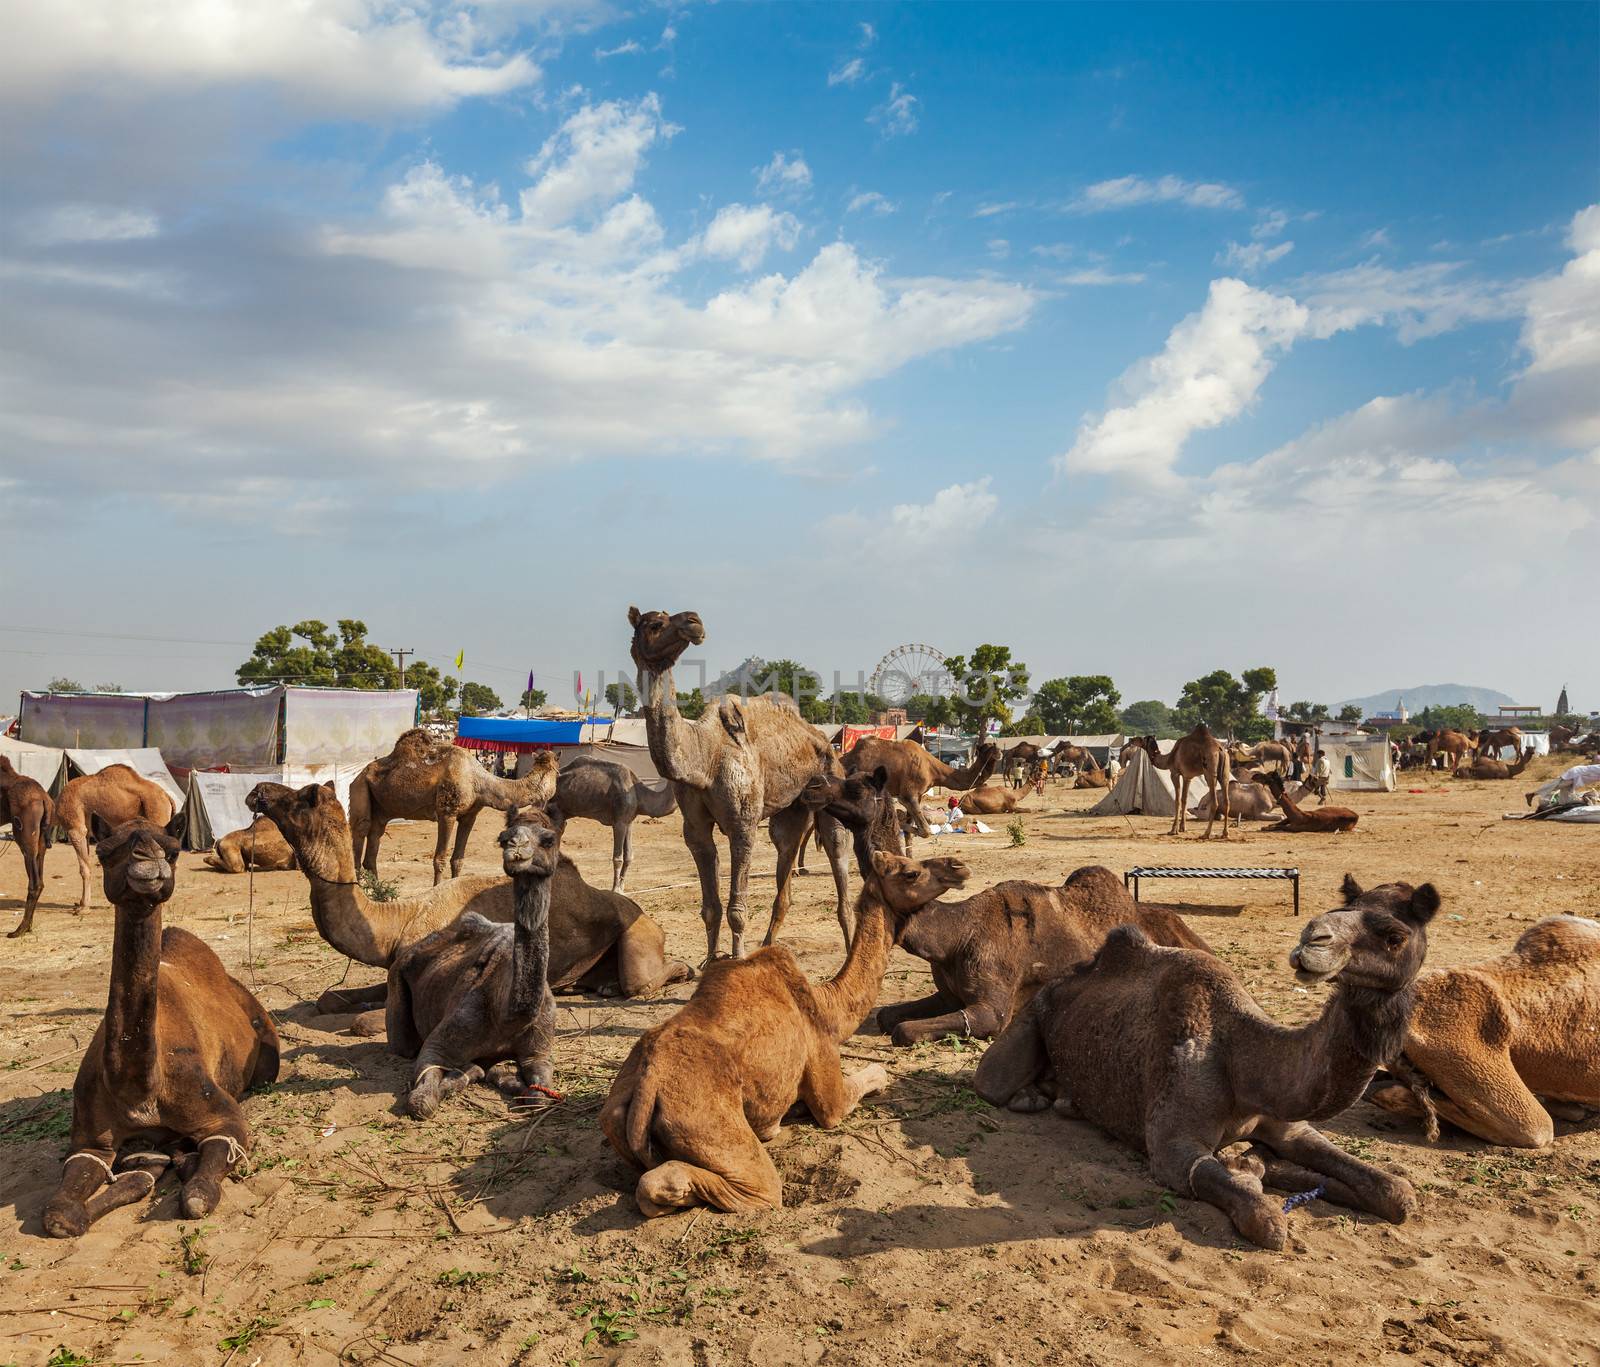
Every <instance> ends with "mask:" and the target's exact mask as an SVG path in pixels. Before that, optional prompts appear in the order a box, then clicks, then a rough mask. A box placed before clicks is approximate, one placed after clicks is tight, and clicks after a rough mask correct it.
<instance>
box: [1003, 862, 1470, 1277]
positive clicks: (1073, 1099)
mask: <svg viewBox="0 0 1600 1367" xmlns="http://www.w3.org/2000/svg"><path fill="white" fill-rule="evenodd" d="M1343 896H1344V905H1343V906H1342V907H1340V908H1338V909H1337V910H1334V911H1329V912H1325V913H1323V914H1322V915H1321V916H1318V917H1317V918H1316V919H1315V920H1313V921H1312V922H1311V923H1310V924H1309V925H1307V926H1306V928H1305V930H1304V931H1302V932H1301V935H1300V942H1299V944H1298V945H1296V946H1295V948H1294V949H1292V950H1291V951H1290V953H1289V962H1290V963H1291V964H1292V965H1293V967H1294V969H1295V976H1296V978H1298V979H1299V980H1300V981H1301V982H1305V983H1314V982H1330V981H1331V982H1332V983H1333V985H1334V990H1333V993H1332V995H1331V996H1330V997H1329V999H1328V1002H1327V1004H1326V1005H1325V1006H1324V1007H1323V1010H1322V1014H1321V1016H1320V1017H1318V1019H1316V1020H1315V1021H1312V1022H1311V1023H1309V1024H1307V1025H1303V1026H1299V1027H1291V1026H1284V1025H1279V1024H1278V1023H1277V1022H1276V1021H1273V1020H1271V1019H1270V1018H1268V1016H1267V1015H1266V1014H1265V1013H1264V1012H1263V1011H1262V1010H1261V1008H1260V1007H1259V1006H1258V1005H1257V1004H1256V1002H1255V1001H1254V999H1253V998H1252V997H1251V996H1250V994H1249V993H1248V992H1247V991H1246V990H1245V988H1244V984H1243V983H1241V982H1240V981H1239V979H1238V977H1237V975H1236V974H1235V973H1234V971H1233V970H1232V969H1231V968H1229V967H1228V966H1227V965H1226V964H1225V963H1223V962H1221V961H1220V960H1218V959H1215V958H1213V957H1212V956H1211V955H1209V954H1201V953H1199V952H1197V951H1195V950H1192V949H1166V948H1162V947H1160V946H1157V945H1153V944H1151V943H1150V941H1149V940H1148V939H1147V938H1146V937H1145V935H1144V933H1143V932H1142V931H1140V930H1138V929H1137V928H1135V927H1133V926H1119V927H1118V928H1117V929H1116V930H1113V931H1112V932H1111V934H1110V935H1108V936H1107V937H1106V942H1105V945H1104V946H1103V947H1102V948H1101V950H1100V952H1099V953H1098V954H1097V955H1096V956H1095V958H1094V959H1093V960H1092V961H1091V962H1090V963H1088V964H1086V965H1083V966H1082V967H1080V968H1079V969H1077V970H1076V971H1075V972H1073V973H1069V974H1067V975H1066V976H1065V977H1062V978H1059V979H1057V980H1056V981H1055V982H1054V983H1051V984H1049V985H1048V986H1046V987H1043V988H1041V989H1040V990H1039V993H1038V995H1037V996H1035V997H1034V999H1033V1000H1032V1001H1031V1002H1029V1003H1028V1005H1027V1006H1026V1007H1024V1008H1023V1009H1022V1010H1021V1011H1019V1012H1018V1013H1017V1015H1016V1018H1015V1019H1014V1020H1013V1021H1012V1022H1011V1024H1010V1026H1008V1027H1007V1029H1006V1031H1005V1032H1004V1033H1003V1034H1002V1035H1001V1036H1000V1038H999V1039H997V1040H996V1041H995V1042H994V1043H993V1044H992V1045H990V1046H989V1050H988V1052H987V1053H986V1054H985V1055H984V1056H983V1058H982V1060H981V1061H980V1062H979V1064H978V1071H977V1077H976V1079H975V1080H974V1083H973V1085H974V1087H975V1088H976V1090H977V1092H978V1094H979V1095H980V1096H982V1097H983V1098H984V1100H986V1101H988V1102H990V1103H991V1104H992V1105H995V1106H1009V1107H1010V1108H1011V1109H1012V1110H1017V1111H1038V1110H1043V1109H1044V1108H1045V1107H1046V1106H1048V1105H1050V1104H1051V1096H1052V1093H1053V1094H1054V1098H1055V1107H1056V1109H1057V1111H1058V1112H1061V1113H1063V1114H1073V1113H1075V1114H1077V1115H1081V1116H1082V1117H1084V1118H1085V1119H1087V1120H1090V1121H1092V1122H1094V1123H1095V1124H1096V1125H1098V1126H1099V1127H1100V1128H1101V1129H1103V1130H1106V1131H1108V1132H1109V1133H1111V1134H1113V1135H1115V1136H1116V1137H1117V1138H1118V1139H1121V1140H1123V1141H1124V1142H1125V1143H1128V1144H1131V1145H1132V1146H1133V1147H1135V1148H1137V1149H1140V1150H1141V1151H1143V1152H1144V1153H1146V1154H1148V1155H1149V1157H1150V1165H1151V1168H1152V1169H1153V1170H1154V1174H1155V1179H1156V1181H1158V1182H1160V1183H1162V1184H1163V1185H1164V1186H1167V1187H1170V1188H1171V1189H1172V1190H1173V1191H1175V1192H1178V1193H1179V1194H1182V1195H1192V1196H1195V1197H1197V1198H1199V1199H1200V1200H1203V1201H1209V1202H1210V1203H1211V1204H1212V1205H1214V1206H1217V1207H1218V1208H1219V1209H1221V1210H1222V1211H1223V1212H1224V1213H1225V1214H1226V1215H1227V1216H1228V1218H1229V1219H1230V1220H1232V1222H1233V1225H1234V1227H1235V1228H1236V1229H1237V1230H1238V1231H1239V1233H1240V1234H1242V1235H1243V1236H1244V1237H1245V1238H1246V1239H1248V1240H1250V1241H1251V1242H1252V1243H1254V1244H1258V1245H1260V1246H1261V1247H1263V1248H1273V1249H1281V1248H1282V1247H1283V1246H1284V1243H1285V1241H1286V1239H1287V1236H1288V1228H1289V1225H1288V1218H1287V1216H1286V1214H1285V1212H1284V1209H1283V1203H1282V1202H1281V1201H1278V1200H1274V1199H1271V1198H1269V1197H1267V1196H1266V1195H1265V1194H1264V1193H1263V1190H1262V1187H1263V1185H1264V1184H1270V1185H1272V1186H1274V1187H1278V1188H1280V1189H1285V1190H1292V1191H1302V1190H1316V1189H1321V1190H1322V1191H1323V1194H1325V1195H1326V1196H1327V1198H1328V1199H1329V1200H1331V1201H1336V1202H1338V1203H1340V1204H1341V1205H1347V1206H1354V1207H1356V1208H1358V1209H1361V1210H1366V1211H1370V1212H1371V1213H1373V1214H1375V1215H1380V1216H1382V1217H1383V1218H1385V1219H1387V1220H1392V1221H1394V1222H1396V1223H1399V1222H1401V1221H1403V1220H1405V1219H1406V1217H1407V1216H1409V1215H1411V1214H1412V1213H1413V1212H1414V1211H1415V1209H1416V1196H1415V1193H1414V1192H1413V1191H1412V1188H1411V1184H1410V1183H1409V1182H1406V1181H1404V1180H1403V1179H1401V1178H1396V1177H1392V1176H1390V1175H1389V1174H1388V1173H1385V1172H1381V1171H1379V1170H1378V1169H1377V1168H1374V1167H1370V1166H1369V1165H1367V1164H1366V1163H1362V1162H1360V1161H1359V1160H1358V1159H1355V1158H1352V1157H1351V1156H1350V1155H1349V1154H1347V1153H1345V1152H1344V1150H1343V1149H1340V1148H1338V1147H1336V1146H1335V1145H1333V1144H1332V1143H1330V1142H1329V1141H1328V1140H1327V1139H1325V1138H1324V1137H1323V1136H1322V1135H1321V1134H1319V1133H1318V1132H1317V1131H1316V1130H1315V1129H1313V1128H1312V1125H1311V1123H1310V1122H1312V1121H1315V1120H1325V1119H1327V1118H1329V1117H1330V1116H1335V1115H1338V1114H1339V1112H1340V1111H1342V1110H1344V1109H1345V1107H1347V1106H1349V1105H1351V1104H1353V1103H1354V1102H1355V1101H1356V1100H1357V1099H1359V1098H1360V1096H1361V1095H1362V1093H1363V1092H1364V1091H1365V1090H1366V1087H1367V1084H1368V1083H1369V1082H1370V1081H1371V1080H1372V1077H1373V1075H1374V1073H1375V1072H1376V1071H1377V1069H1378V1068H1379V1067H1380V1066H1382V1065H1383V1064H1384V1063H1385V1062H1386V1061H1387V1060H1388V1059H1390V1058H1393V1057H1394V1055H1395V1054H1396V1053H1397V1052H1398V1051H1399V1049H1400V1046H1401V1043H1402V1041H1403V1040H1404V1039H1405V1034H1406V1021H1407V1019H1408V1017H1409V1015H1410V1011H1411V1000H1412V986H1413V982H1414V980H1415V978H1416V976H1417V973H1418V971H1419V970H1420V969H1421V967H1422V962H1423V959H1424V957H1425V955H1426V953H1427V947H1428V939H1427V925H1428V922H1429V921H1431V920H1432V919H1433V916H1434V913H1435V912H1436V911H1437V910H1438V908H1439V894H1438V892H1437V891H1436V890H1435V889H1434V887H1433V885H1432V884H1424V885H1423V886H1422V887H1420V888H1413V887H1412V886H1411V885H1410V884H1409V883H1386V884H1384V885H1383V886H1382V887H1378V888H1373V889H1372V890H1371V891H1368V892H1363V891H1362V889H1361V888H1360V886H1359V885H1358V884H1357V883H1356V881H1355V880H1354V879H1353V878H1351V877H1349V876H1348V875H1346V877H1345V881H1344V887H1343ZM1049 1073H1053V1077H1048V1076H1047V1074H1049ZM1239 1140H1248V1141H1251V1148H1250V1150H1249V1151H1248V1152H1247V1153H1246V1154H1245V1155H1243V1156H1242V1157H1238V1158H1226V1159H1225V1158H1222V1157H1220V1156H1219V1154H1218V1150H1220V1149H1222V1148H1224V1147H1226V1146H1228V1145H1230V1144H1233V1143H1235V1142H1237V1141H1239Z"/></svg>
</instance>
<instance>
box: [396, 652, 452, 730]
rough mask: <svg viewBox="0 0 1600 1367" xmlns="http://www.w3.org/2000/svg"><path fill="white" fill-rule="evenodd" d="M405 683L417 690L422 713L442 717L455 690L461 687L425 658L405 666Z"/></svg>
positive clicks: (448, 708) (447, 710) (448, 707)
mask: <svg viewBox="0 0 1600 1367" xmlns="http://www.w3.org/2000/svg"><path fill="white" fill-rule="evenodd" d="M405 683H406V687H407V688H414V689H416V690H417V701H418V702H420V703H421V704H422V712H423V715H424V716H428V717H442V716H444V715H445V714H446V713H447V712H449V710H450V703H451V701H452V700H453V699H454V698H455V696H456V690H457V689H458V688H460V687H461V685H460V684H458V683H457V682H456V681H455V680H454V679H452V678H451V677H450V676H449V675H448V674H440V673H439V670H438V669H437V668H436V667H435V666H434V665H431V664H429V663H428V662H427V661H426V660H417V661H416V662H415V663H413V664H411V665H409V666H407V668H406V679H405Z"/></svg>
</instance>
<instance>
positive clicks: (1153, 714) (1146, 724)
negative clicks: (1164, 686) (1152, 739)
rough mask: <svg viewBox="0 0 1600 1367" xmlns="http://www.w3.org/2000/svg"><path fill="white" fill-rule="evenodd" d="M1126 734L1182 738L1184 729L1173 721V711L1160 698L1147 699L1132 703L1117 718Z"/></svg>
mask: <svg viewBox="0 0 1600 1367" xmlns="http://www.w3.org/2000/svg"><path fill="white" fill-rule="evenodd" d="M1117 720H1118V722H1119V723H1120V724H1121V726H1122V730H1123V732H1124V734H1126V735H1129V736H1156V737H1158V738H1166V737H1170V736H1180V735H1182V734H1183V732H1182V729H1181V728H1180V727H1178V726H1177V725H1175V724H1174V722H1173V720H1172V709H1171V708H1170V707H1168V706H1167V705H1166V703H1164V702H1162V701H1161V700H1160V699H1159V698H1146V699H1145V700H1144V701H1143V702H1132V703H1129V704H1128V705H1127V706H1126V707H1124V708H1123V709H1122V713H1121V715H1120V716H1119V717H1118V718H1117Z"/></svg>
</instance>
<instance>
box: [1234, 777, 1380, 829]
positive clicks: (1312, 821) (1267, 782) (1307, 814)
mask: <svg viewBox="0 0 1600 1367" xmlns="http://www.w3.org/2000/svg"><path fill="white" fill-rule="evenodd" d="M1256 782H1257V783H1259V784H1260V785H1261V786H1262V787H1263V788H1265V789H1266V790H1267V791H1268V792H1270V793H1271V794H1272V796H1273V798H1274V799H1276V801H1277V803H1278V805H1279V806H1280V807H1282V808H1283V811H1284V817H1283V820H1282V821H1275V822H1273V823H1272V825H1270V826H1268V827H1266V828H1265V829H1266V830H1269V831H1289V832H1291V833H1295V834H1300V835H1337V834H1339V833H1341V832H1343V831H1349V830H1354V829H1355V824H1356V822H1358V821H1359V820H1361V817H1360V815H1359V814H1358V813H1356V812H1353V811H1351V810H1350V808H1348V807H1315V808H1306V807H1302V806H1300V804H1299V803H1297V802H1296V801H1295V800H1294V799H1293V798H1292V797H1290V796H1289V794H1288V793H1287V792H1286V791H1285V790H1284V786H1283V775H1282V774H1274V773H1272V772H1271V771H1270V770H1269V771H1267V772H1264V773H1261V774H1258V775H1257V776H1256Z"/></svg>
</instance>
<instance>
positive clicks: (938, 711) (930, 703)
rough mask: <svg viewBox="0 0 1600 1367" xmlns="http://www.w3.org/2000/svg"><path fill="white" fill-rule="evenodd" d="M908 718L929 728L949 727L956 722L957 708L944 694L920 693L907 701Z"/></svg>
mask: <svg viewBox="0 0 1600 1367" xmlns="http://www.w3.org/2000/svg"><path fill="white" fill-rule="evenodd" d="M906 716H908V717H910V718H911V720H912V721H920V722H926V723H927V724H928V725H929V726H948V725H949V724H950V723H951V722H952V721H954V720H955V708H954V707H952V706H951V704H950V699H949V698H948V697H946V696H944V695H943V694H934V693H918V694H916V695H914V696H913V697H910V698H907V699H906Z"/></svg>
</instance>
